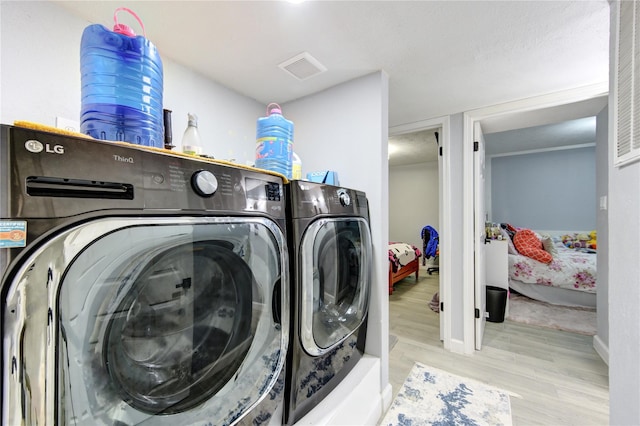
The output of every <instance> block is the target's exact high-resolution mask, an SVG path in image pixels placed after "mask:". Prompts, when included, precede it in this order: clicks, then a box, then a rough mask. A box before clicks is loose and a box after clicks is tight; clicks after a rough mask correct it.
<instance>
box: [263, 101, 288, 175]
mask: <svg viewBox="0 0 640 426" xmlns="http://www.w3.org/2000/svg"><path fill="white" fill-rule="evenodd" d="M256 144H257V146H256V167H258V168H260V169H266V170H271V171H272V172H278V173H280V174H283V175H285V176H286V177H287V178H288V179H291V169H292V164H293V122H291V121H289V120H287V119H286V118H284V117H283V116H282V108H280V105H278V104H274V103H271V104H269V105H267V116H266V117H260V118H258V125H257V129H256Z"/></svg>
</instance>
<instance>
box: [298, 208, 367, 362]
mask: <svg viewBox="0 0 640 426" xmlns="http://www.w3.org/2000/svg"><path fill="white" fill-rule="evenodd" d="M301 258H302V271H301V277H302V284H301V290H300V291H301V297H302V314H301V339H302V343H303V346H304V348H305V350H306V351H307V352H309V353H310V354H311V355H321V354H324V353H326V352H328V351H330V350H331V349H332V348H333V347H335V346H336V345H338V344H339V343H340V342H342V341H343V340H344V339H346V338H347V337H348V336H349V335H351V334H352V333H353V332H354V331H356V330H357V328H358V327H360V325H361V324H362V322H363V321H364V319H365V315H366V313H367V310H368V307H369V292H370V289H369V287H370V276H371V272H370V271H371V239H370V231H369V226H368V225H367V222H366V221H365V220H364V219H361V218H346V219H321V220H318V221H315V222H313V223H312V224H311V225H310V226H309V228H308V230H307V231H306V232H305V234H304V236H303V240H302V247H301Z"/></svg>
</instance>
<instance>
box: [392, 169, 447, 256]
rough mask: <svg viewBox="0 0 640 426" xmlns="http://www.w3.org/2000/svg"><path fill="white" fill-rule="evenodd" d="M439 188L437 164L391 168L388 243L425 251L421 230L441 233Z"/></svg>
mask: <svg viewBox="0 0 640 426" xmlns="http://www.w3.org/2000/svg"><path fill="white" fill-rule="evenodd" d="M439 184H440V181H439V176H438V162H437V161H433V162H428V163H420V164H411V165H407V166H395V167H390V168H389V241H397V242H403V243H408V244H413V245H414V246H416V247H418V248H419V249H420V250H422V239H421V238H420V231H421V230H422V228H423V227H424V226H426V225H431V226H433V227H434V228H435V229H436V230H437V231H438V232H440V230H439V229H438V228H439V226H438V224H439V211H438V210H439V201H438V186H439Z"/></svg>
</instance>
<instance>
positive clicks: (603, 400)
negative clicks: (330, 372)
mask: <svg viewBox="0 0 640 426" xmlns="http://www.w3.org/2000/svg"><path fill="white" fill-rule="evenodd" d="M420 275H421V277H420V280H419V282H418V283H416V282H415V277H414V276H411V277H408V278H405V279H404V280H402V281H401V282H399V283H397V284H396V290H395V291H394V292H393V295H391V296H389V328H390V331H389V333H390V335H394V336H396V337H397V338H398V340H397V343H396V344H395V346H394V347H393V348H392V350H391V352H390V354H389V358H390V366H389V381H390V382H391V385H392V386H393V395H394V397H395V396H396V394H397V392H398V390H399V389H400V387H401V386H402V383H404V380H405V378H406V377H407V375H408V374H409V371H410V370H411V368H412V367H413V364H414V362H415V361H418V362H421V363H423V364H426V365H431V366H433V367H436V368H439V369H441V370H445V371H448V372H450V373H453V374H457V375H460V376H463V377H469V378H473V379H475V380H478V381H481V382H484V383H487V384H489V385H492V386H495V387H498V388H500V389H503V390H505V391H506V392H507V393H509V394H510V399H511V411H512V418H513V424H514V425H607V424H609V377H608V367H607V365H606V364H605V363H604V362H603V361H602V359H601V358H600V357H599V356H598V354H597V353H596V352H595V350H594V349H593V337H592V336H583V335H580V334H574V333H569V332H563V331H558V330H551V329H547V328H542V327H534V326H528V325H524V324H519V323H515V322H512V321H509V320H506V321H505V322H503V323H490V322H487V326H486V330H485V336H484V341H483V349H482V350H481V351H476V352H475V353H474V354H473V355H458V354H454V353H451V352H449V351H446V350H444V347H443V345H442V342H441V341H440V337H439V318H438V316H439V315H438V314H436V313H435V312H433V311H431V309H429V301H430V300H431V297H432V296H433V294H434V293H435V292H436V291H438V279H439V276H438V275H437V274H434V275H432V276H429V275H427V273H426V269H421V270H420ZM390 340H392V339H390Z"/></svg>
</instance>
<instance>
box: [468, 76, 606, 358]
mask: <svg viewBox="0 0 640 426" xmlns="http://www.w3.org/2000/svg"><path fill="white" fill-rule="evenodd" d="M606 104H607V95H606V93H604V92H603V91H602V88H600V87H592V88H590V90H582V91H573V92H566V93H562V94H555V95H554V96H547V97H540V98H537V99H530V100H526V101H522V102H515V103H512V104H505V105H500V106H496V107H492V108H487V109H484V110H477V111H473V112H471V113H466V114H465V128H464V149H465V153H464V155H465V158H466V159H468V160H467V161H471V158H473V151H472V149H473V148H472V147H473V139H472V135H473V131H472V129H473V126H474V125H475V124H477V123H479V124H480V126H481V127H482V130H483V133H484V134H485V135H486V134H494V133H499V132H505V131H513V130H515V129H522V128H529V127H533V126H540V125H547V124H551V123H559V122H562V121H570V120H576V119H579V118H583V117H592V116H595V115H597V114H598V113H600V111H601V110H602V109H603V108H604V107H605V106H606ZM605 145H606V144H605ZM605 154H606V150H605ZM465 176H466V177H465V179H466V183H465V184H466V185H468V187H473V183H474V181H475V180H476V179H477V177H476V176H473V175H472V174H471V173H467V174H466V175H465ZM489 181H490V179H489ZM594 192H595V188H594ZM473 195H474V194H465V200H467V199H468V201H467V202H469V203H470V205H473V206H474V209H471V211H465V223H472V221H473V211H474V210H475V209H476V208H477V205H476V203H475V202H473V201H471V200H470V196H473ZM487 204H488V205H491V203H490V202H488V203H487ZM485 211H486V210H485ZM470 229H473V227H472V226H471V227H470ZM471 239H474V235H469V239H467V241H469V244H466V245H465V250H466V252H465V262H466V263H465V266H469V267H471V268H473V255H474V253H473V244H471V243H470V240H471ZM483 285H484V283H481V282H479V280H477V279H476V278H475V277H469V278H468V279H467V280H465V284H464V292H465V294H466V295H467V297H471V298H473V294H477V293H479V292H481V291H482V289H483V288H484V287H483ZM474 328H475V324H474V318H473V316H472V315H468V316H467V315H466V314H465V329H466V330H469V331H471V330H473V329H474ZM478 338H480V339H481V335H480V336H476V340H477V339H478ZM470 340H471V339H465V352H467V353H472V352H473V349H472V348H473V346H474V342H471V341H470Z"/></svg>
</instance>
